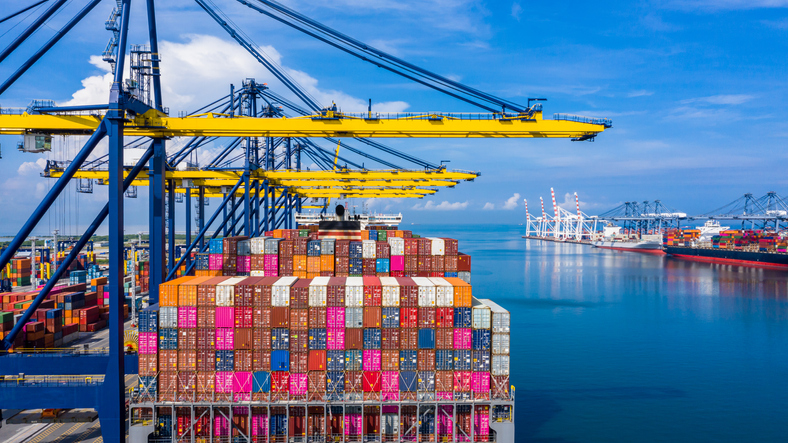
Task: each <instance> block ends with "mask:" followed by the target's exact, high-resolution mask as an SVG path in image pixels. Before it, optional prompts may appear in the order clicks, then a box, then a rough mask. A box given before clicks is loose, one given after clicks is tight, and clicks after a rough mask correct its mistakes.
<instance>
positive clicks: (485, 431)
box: [473, 406, 490, 441]
mask: <svg viewBox="0 0 788 443" xmlns="http://www.w3.org/2000/svg"><path fill="white" fill-rule="evenodd" d="M473 412H474V416H473V433H474V434H475V435H476V437H475V438H474V440H476V441H487V440H486V439H485V440H482V439H480V438H479V437H482V438H487V437H488V436H489V435H490V411H489V410H484V409H482V408H480V407H478V406H477V407H476V410H475V411H473Z"/></svg>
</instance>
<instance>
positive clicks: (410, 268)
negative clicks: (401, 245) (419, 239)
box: [405, 255, 419, 272]
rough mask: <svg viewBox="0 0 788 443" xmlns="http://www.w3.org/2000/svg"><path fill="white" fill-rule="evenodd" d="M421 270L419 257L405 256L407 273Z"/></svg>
mask: <svg viewBox="0 0 788 443" xmlns="http://www.w3.org/2000/svg"><path fill="white" fill-rule="evenodd" d="M418 270H419V256H418V255H406V256H405V272H416V271H418Z"/></svg>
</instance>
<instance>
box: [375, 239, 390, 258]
mask: <svg viewBox="0 0 788 443" xmlns="http://www.w3.org/2000/svg"><path fill="white" fill-rule="evenodd" d="M390 256H391V246H389V244H388V242H384V241H379V242H377V243H376V244H375V258H389V257H390Z"/></svg>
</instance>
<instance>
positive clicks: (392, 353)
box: [381, 350, 399, 371]
mask: <svg viewBox="0 0 788 443" xmlns="http://www.w3.org/2000/svg"><path fill="white" fill-rule="evenodd" d="M381 360H382V361H381V366H382V367H381V369H383V370H384V371H399V350H384V351H383V352H382V353H381Z"/></svg>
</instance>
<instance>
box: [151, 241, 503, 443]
mask: <svg viewBox="0 0 788 443" xmlns="http://www.w3.org/2000/svg"><path fill="white" fill-rule="evenodd" d="M406 233H407V234H406ZM267 234H270V235H269V236H267V237H265V238H253V239H247V238H245V237H233V238H225V239H223V240H222V241H221V245H220V244H219V243H220V242H219V241H211V243H210V244H209V250H210V254H209V255H207V257H203V258H198V263H199V260H202V261H204V262H205V263H206V264H207V268H208V269H202V270H201V271H208V272H207V273H205V274H201V275H200V276H193V277H182V278H179V279H176V280H173V281H170V282H168V283H166V284H163V285H161V287H160V295H159V307H158V311H156V310H154V309H151V310H147V311H144V312H143V315H142V316H141V319H140V393H141V398H142V399H143V400H144V401H147V402H152V403H156V404H157V407H163V406H169V407H171V408H172V411H175V413H174V414H173V413H171V412H164V413H162V412H160V414H165V415H162V417H161V420H162V423H163V424H164V427H165V428H168V427H169V428H170V431H169V432H171V433H172V434H174V433H175V432H179V433H180V434H181V435H183V434H184V433H186V434H188V435H189V436H191V434H192V433H193V434H194V437H195V438H207V437H209V436H213V437H214V438H215V439H214V441H219V440H222V439H230V438H231V437H236V436H244V435H251V436H256V437H258V439H257V440H258V441H266V440H265V438H264V437H267V436H270V439H269V440H267V441H285V440H287V439H288V438H290V439H301V440H300V441H306V440H304V439H305V438H306V437H316V436H320V438H319V439H326V438H327V439H328V440H329V441H335V440H340V441H341V440H344V441H369V440H373V441H380V439H381V438H383V440H385V441H399V440H406V441H416V439H417V438H420V439H421V441H436V440H437V441H454V440H456V441H470V440H471V439H473V441H487V440H488V438H489V435H490V428H489V422H490V402H491V401H492V402H496V401H497V402H508V401H510V395H509V357H508V355H509V335H508V334H509V320H508V312H506V311H505V310H503V309H502V308H501V307H499V306H498V305H497V304H495V303H493V302H491V301H488V300H478V299H476V298H474V297H473V295H472V288H471V285H470V284H469V283H468V281H469V280H470V257H469V256H467V255H464V254H460V253H459V252H458V245H457V241H456V240H452V239H442V238H440V239H439V238H432V239H422V238H413V237H412V236H411V235H410V233H409V232H408V231H362V234H364V235H365V236H369V237H372V236H373V235H374V236H375V237H376V240H373V239H369V238H368V239H365V240H362V241H347V240H333V239H317V238H315V237H316V235H315V233H314V232H310V231H308V230H299V231H296V230H292V231H274V232H271V233H267ZM406 235H407V236H406ZM310 237H311V238H310ZM438 257H439V258H438ZM218 271H221V274H222V275H214V274H213V273H218ZM188 404H191V405H197V406H194V407H199V405H203V406H204V405H206V404H213V405H214V406H215V407H216V408H219V409H217V411H214V412H211V413H210V414H209V415H207V416H204V417H202V418H200V417H195V418H194V421H192V417H191V415H190V414H191V413H192V412H193V411H190V412H189V413H188V414H187V415H188V417H187V416H183V417H182V416H180V415H178V414H179V413H178V412H177V409H178V408H177V406H179V405H180V406H183V405H188ZM222 408H224V409H222ZM169 410H170V409H169V408H167V411H169ZM212 411H213V410H212ZM173 415H174V416H173ZM198 415H200V414H198ZM198 419H199V420H198ZM230 422H232V425H231V424H230ZM189 423H194V426H192V427H190V426H189ZM418 436H420V437H418Z"/></svg>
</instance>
